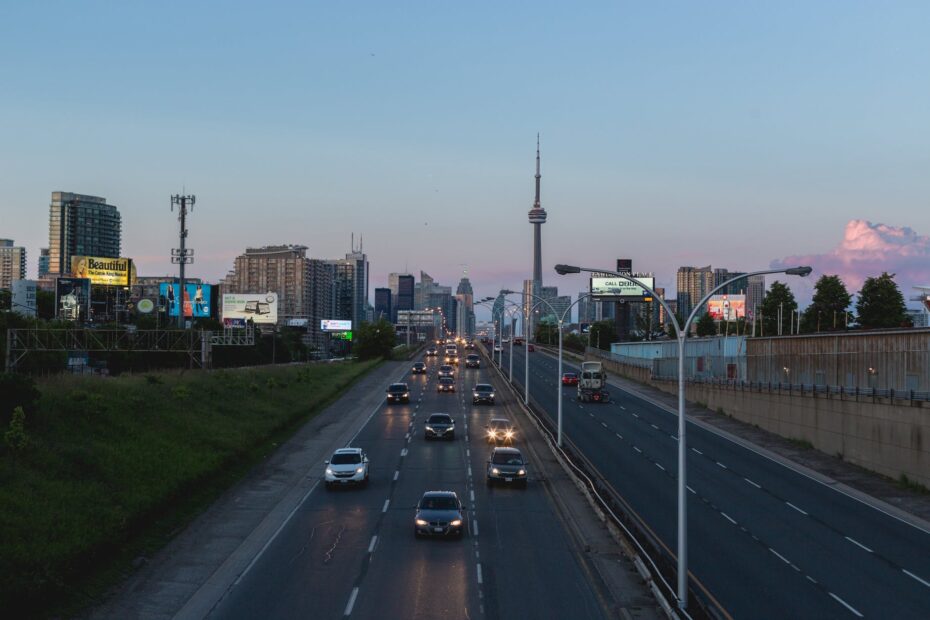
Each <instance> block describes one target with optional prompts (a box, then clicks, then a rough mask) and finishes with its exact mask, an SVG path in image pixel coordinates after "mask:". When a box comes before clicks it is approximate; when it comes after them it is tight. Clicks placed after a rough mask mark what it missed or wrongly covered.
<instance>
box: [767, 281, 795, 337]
mask: <svg viewBox="0 0 930 620" xmlns="http://www.w3.org/2000/svg"><path fill="white" fill-rule="evenodd" d="M797 309H798V302H797V301H795V299H794V294H793V293H792V292H791V289H790V288H788V285H787V284H784V283H782V282H779V281H778V280H775V281H774V282H772V288H770V289H769V290H768V292H767V293H766V294H765V297H763V298H762V304H761V305H760V306H759V315H760V316H759V317H757V319H761V321H760V322H761V324H762V329H761V332H760V335H761V336H778V335H779V329H778V327H779V318H781V333H782V334H785V335H787V334H788V332H789V331H790V326H791V313H792V312H794V311H795V310H797Z"/></svg>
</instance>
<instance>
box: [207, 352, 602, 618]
mask: <svg viewBox="0 0 930 620" xmlns="http://www.w3.org/2000/svg"><path fill="white" fill-rule="evenodd" d="M426 361H427V364H428V369H429V372H428V374H427V375H425V376H424V375H415V376H408V377H407V378H406V379H405V380H406V381H408V382H409V383H410V386H411V391H412V399H411V404H409V405H401V404H398V405H382V406H381V407H380V408H379V409H378V411H377V412H376V413H375V415H373V416H372V418H371V419H370V420H369V421H368V422H367V423H366V424H365V426H364V427H363V428H361V429H360V431H359V434H358V435H357V437H356V439H354V440H353V441H352V442H351V445H353V446H356V447H361V448H363V449H364V450H365V451H366V452H367V454H368V457H369V459H370V461H371V469H370V471H371V481H370V484H369V485H368V487H367V488H349V489H336V490H334V491H331V492H329V491H326V490H325V488H324V487H323V485H322V482H320V483H319V485H318V486H317V487H316V488H315V489H314V490H313V492H312V493H310V495H309V497H308V499H307V500H306V502H305V503H304V504H303V505H301V506H300V508H299V509H298V510H297V512H295V514H294V515H293V517H292V518H291V519H290V520H289V521H288V522H286V524H285V525H284V526H283V528H282V529H281V530H280V532H279V533H278V535H277V536H276V537H275V538H273V539H272V540H271V541H270V543H269V544H268V545H267V547H266V548H265V550H264V552H263V553H262V554H261V555H260V556H259V557H258V559H257V560H256V561H255V562H254V563H253V564H252V565H251V566H250V568H249V569H248V570H247V571H246V572H245V573H244V574H243V575H242V576H241V577H240V578H239V580H238V582H237V583H236V584H235V586H234V587H233V588H232V589H231V590H230V591H229V593H228V594H227V596H226V597H225V598H224V599H223V600H222V601H221V602H220V603H219V604H218V605H217V607H216V608H215V609H214V610H213V612H212V614H211V617H215V618H256V617H260V618H262V619H263V620H271V619H274V618H295V617H303V618H309V617H312V618H343V617H346V616H351V617H352V618H371V619H376V618H377V619H382V618H424V619H425V618H603V617H606V614H605V611H604V609H603V607H602V605H601V603H600V599H599V598H598V595H597V592H596V591H595V588H594V586H592V585H591V583H590V580H589V578H588V576H587V573H586V571H585V567H584V566H583V564H582V562H581V560H580V559H579V557H578V555H577V554H576V552H575V550H574V549H573V548H572V546H571V544H570V542H569V540H570V539H569V536H568V535H567V534H566V532H565V530H564V526H563V524H562V523H561V522H560V521H559V519H558V518H557V516H556V514H555V511H554V508H553V506H552V504H551V501H550V499H549V498H548V496H547V495H546V493H545V490H544V489H543V488H542V487H541V485H540V484H537V482H538V481H534V479H533V469H532V463H530V465H529V467H528V470H529V473H530V482H529V485H528V488H527V489H525V490H524V489H517V488H501V487H494V488H490V489H489V488H487V487H486V485H485V479H484V473H485V462H486V460H487V456H488V453H489V450H490V448H489V447H488V445H487V444H486V443H485V441H484V437H483V427H484V424H485V421H486V420H488V419H490V418H491V417H492V415H502V416H504V417H513V415H514V414H513V412H510V411H509V410H508V407H507V406H506V402H504V403H501V402H498V404H497V405H496V406H494V407H489V406H487V405H483V406H480V407H473V406H472V405H471V391H470V390H471V387H472V386H473V385H474V384H475V383H478V382H487V383H495V381H492V380H491V379H490V372H489V371H488V370H486V369H481V370H467V369H464V368H461V369H460V370H458V372H457V373H456V387H457V391H456V393H455V394H438V393H437V392H436V378H435V371H436V369H437V368H438V365H439V362H437V361H436V358H426ZM385 387H386V386H385ZM434 412H447V413H450V414H452V415H453V417H454V418H455V421H456V438H455V440H454V441H449V442H446V441H429V442H427V441H425V440H424V439H423V423H424V422H425V420H426V418H427V417H428V415H429V414H430V413H434ZM516 445H517V446H518V447H519V441H518V442H517V444H516ZM323 467H324V465H323V463H320V472H319V474H320V476H322V473H323ZM427 490H452V491H455V492H456V493H457V494H458V495H459V497H460V498H461V499H462V501H463V503H464V504H465V505H466V506H467V508H468V510H467V515H468V528H469V529H468V534H467V535H466V536H465V537H464V538H463V539H462V540H431V539H426V540H422V539H415V538H414V535H413V515H414V506H415V505H416V503H417V501H418V500H419V498H420V496H421V495H422V494H423V492H424V491H427Z"/></svg>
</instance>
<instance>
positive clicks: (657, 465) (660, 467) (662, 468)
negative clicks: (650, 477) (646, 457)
mask: <svg viewBox="0 0 930 620" xmlns="http://www.w3.org/2000/svg"><path fill="white" fill-rule="evenodd" d="M656 467H658V468H659V469H661V470H662V471H665V468H664V467H662V466H661V465H659V464H658V463H656Z"/></svg>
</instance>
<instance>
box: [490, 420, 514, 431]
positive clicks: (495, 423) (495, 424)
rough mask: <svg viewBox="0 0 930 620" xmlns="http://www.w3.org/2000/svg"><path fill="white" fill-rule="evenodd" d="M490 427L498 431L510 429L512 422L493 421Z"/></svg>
mask: <svg viewBox="0 0 930 620" xmlns="http://www.w3.org/2000/svg"><path fill="white" fill-rule="evenodd" d="M488 427H489V428H493V429H494V430H498V429H502V428H510V422H508V421H507V420H491V421H490V422H489V423H488Z"/></svg>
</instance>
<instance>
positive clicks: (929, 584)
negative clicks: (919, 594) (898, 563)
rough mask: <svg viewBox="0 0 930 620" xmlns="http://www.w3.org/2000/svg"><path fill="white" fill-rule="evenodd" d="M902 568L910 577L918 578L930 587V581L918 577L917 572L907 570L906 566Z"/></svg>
mask: <svg viewBox="0 0 930 620" xmlns="http://www.w3.org/2000/svg"><path fill="white" fill-rule="evenodd" d="M901 570H903V571H904V574H905V575H907V576H908V577H910V578H912V579H916V580H917V581H919V582H920V583H922V584H924V585H925V586H927V587H928V588H930V582H927V581H924V580H923V579H921V578H920V577H918V576H917V575H915V574H914V573H912V572H911V571H909V570H907V569H906V568H902V569H901Z"/></svg>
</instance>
